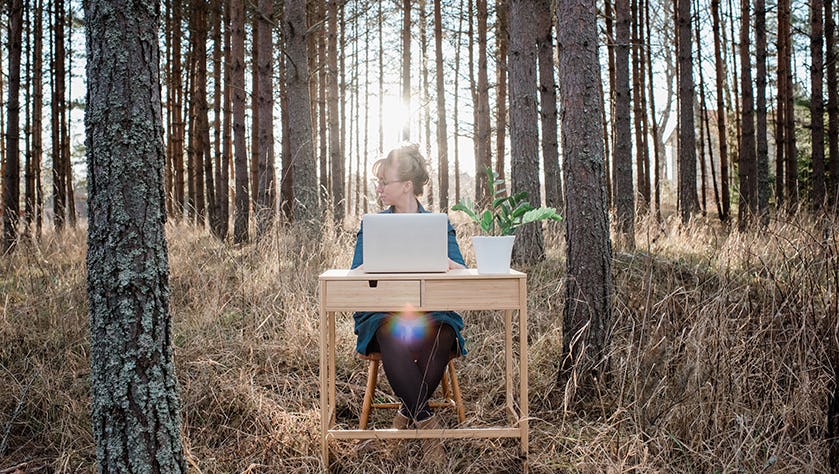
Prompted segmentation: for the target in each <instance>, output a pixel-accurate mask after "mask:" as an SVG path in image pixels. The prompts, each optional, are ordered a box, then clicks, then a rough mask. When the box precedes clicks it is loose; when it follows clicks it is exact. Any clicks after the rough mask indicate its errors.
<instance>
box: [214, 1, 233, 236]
mask: <svg viewBox="0 0 839 474" xmlns="http://www.w3.org/2000/svg"><path fill="white" fill-rule="evenodd" d="M219 3H221V6H220V8H221V11H220V12H219V14H220V15H221V16H222V19H221V21H222V22H223V24H224V26H223V27H222V37H223V38H224V39H223V40H222V41H223V43H224V44H223V52H222V61H223V64H224V65H223V74H224V77H223V79H222V80H221V81H219V84H218V85H219V87H221V88H222V95H221V98H222V105H221V114H222V116H221V120H222V125H221V140H222V143H221V163H220V164H219V168H220V169H219V172H220V174H221V179H219V181H218V194H217V196H216V197H217V201H218V203H219V228H218V234H217V235H218V237H219V238H220V239H222V240H225V239H226V238H227V234H228V229H229V227H230V157H231V155H232V151H233V143H232V140H233V137H232V129H233V126H232V125H233V124H232V121H233V104H232V97H233V94H232V90H231V83H230V80H231V77H230V76H231V68H232V62H231V54H232V51H231V48H230V37H231V34H230V2H226V1H221V2H219ZM217 119H218V118H217Z"/></svg>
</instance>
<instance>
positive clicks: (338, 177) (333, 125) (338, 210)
mask: <svg viewBox="0 0 839 474" xmlns="http://www.w3.org/2000/svg"><path fill="white" fill-rule="evenodd" d="M327 5H328V6H327V8H328V10H327V13H326V16H327V18H328V28H327V41H326V43H327V61H326V102H327V104H326V113H327V121H328V123H327V127H326V129H327V132H328V134H329V163H330V165H331V172H330V176H331V178H332V183H331V190H332V192H331V194H332V215H333V218H334V219H335V223H336V224H340V223H341V222H343V220H344V204H345V203H344V179H345V177H344V153H343V150H342V149H341V143H340V135H339V132H340V129H339V128H338V126H339V122H338V116H339V113H340V112H339V109H338V4H337V0H330V1H329V3H328V4H327Z"/></svg>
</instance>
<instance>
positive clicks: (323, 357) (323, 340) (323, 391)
mask: <svg viewBox="0 0 839 474" xmlns="http://www.w3.org/2000/svg"><path fill="white" fill-rule="evenodd" d="M325 290H326V288H325V285H324V284H323V283H321V288H320V294H321V302H320V374H319V375H320V442H321V459H322V460H323V468H324V470H325V471H328V470H329V446H328V444H327V440H326V431H327V430H328V429H329V420H328V419H327V418H328V413H329V399H328V393H329V385H328V381H327V373H328V371H329V368H328V367H327V360H328V359H327V351H328V350H329V348H330V347H331V345H330V344H329V341H328V340H327V339H328V337H327V336H328V331H327V327H326V326H327V313H326V311H324V303H325V301H324V296H323V295H324V294H325Z"/></svg>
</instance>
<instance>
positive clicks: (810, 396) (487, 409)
mask: <svg viewBox="0 0 839 474" xmlns="http://www.w3.org/2000/svg"><path fill="white" fill-rule="evenodd" d="M835 224H836V223H835V222H834V223H832V225H833V227H834V228H835ZM353 226H354V223H349V224H348V228H352V227H353ZM823 228H829V227H823V226H819V225H817V224H816V223H814V222H813V221H812V220H808V219H799V220H794V221H785V222H780V221H778V222H772V224H771V225H770V227H769V228H768V229H766V230H764V231H760V232H755V233H748V234H745V235H743V234H738V233H736V232H731V233H728V232H727V231H725V230H724V229H720V228H719V227H718V226H716V225H713V224H712V223H704V222H696V223H694V225H692V226H689V227H679V226H677V225H675V224H665V225H657V224H655V223H650V222H648V223H644V224H643V225H641V226H639V229H642V230H641V231H639V233H638V236H637V242H638V249H637V250H636V251H634V252H632V253H616V255H615V260H614V276H615V294H614V312H613V325H612V346H611V347H612V349H611V368H612V375H611V379H610V381H609V387H608V389H604V390H603V393H602V398H601V399H600V400H598V401H596V402H594V403H592V404H590V405H589V406H587V408H586V410H585V412H571V411H569V410H566V409H565V408H564V407H563V406H562V405H561V403H559V402H558V400H562V394H558V393H557V389H556V386H555V375H556V366H557V360H558V358H559V351H560V341H561V337H562V334H561V315H562V306H563V294H564V286H563V282H562V276H563V273H564V261H563V243H562V242H563V236H562V235H561V234H559V233H554V234H551V235H548V237H547V242H548V254H549V259H548V260H547V261H546V262H544V263H542V264H540V265H537V266H534V267H531V268H526V269H524V270H525V271H527V272H528V273H529V282H528V283H529V291H530V313H529V318H530V327H529V328H528V333H529V336H530V359H531V371H530V386H531V394H530V400H531V414H532V416H533V421H532V422H531V449H530V466H531V471H532V472H536V473H543V472H544V473H547V472H558V471H559V472H562V471H566V472H625V471H634V472H716V471H719V472H732V471H738V472H739V471H744V472H757V471H761V472H762V471H772V472H798V471H804V472H814V471H815V472H824V471H827V470H828V466H827V452H828V450H827V446H828V443H827V441H826V440H825V423H826V421H825V420H826V406H827V399H828V394H829V392H830V390H832V387H833V384H834V383H835V381H834V374H833V370H832V369H831V364H830V357H829V355H830V353H831V351H835V350H836V347H837V342H836V334H837V327H836V316H837V314H839V310H837V294H836V291H837V281H839V259H838V258H839V257H837V251H838V250H839V245H837V240H836V239H837V237H836V236H835V235H829V234H828V233H826V232H825V231H823V230H820V229H823ZM462 229H463V232H462V234H464V235H465V234H466V233H467V232H468V227H467V225H466V224H463V226H462ZM168 232H169V235H170V267H171V280H170V282H171V287H172V299H171V308H172V315H173V326H174V341H175V359H176V363H177V370H178V377H179V379H180V388H181V392H180V393H181V399H182V403H183V420H184V423H183V430H184V442H185V446H186V448H187V452H188V459H189V462H190V465H191V466H192V470H193V471H194V472H202V473H216V472H219V473H221V472H224V473H227V472H266V473H267V472H317V471H318V470H319V469H320V462H319V444H318V440H317V433H318V426H319V425H318V423H319V414H318V413H319V412H318V399H319V398H318V390H317V372H318V346H317V284H316V282H317V275H318V274H319V273H320V272H321V271H322V270H323V269H325V268H328V267H342V266H347V265H348V263H349V261H350V259H351V247H352V242H353V239H354V232H353V231H349V232H345V231H340V232H336V231H335V230H334V229H328V230H327V232H326V235H327V237H326V239H325V242H323V243H322V244H321V243H316V242H312V241H310V239H307V238H306V237H303V236H301V235H299V234H294V233H292V232H288V231H283V232H281V233H278V234H276V235H273V236H271V238H269V239H267V240H266V241H265V242H263V243H261V244H259V245H249V246H245V247H241V248H237V247H233V246H230V245H223V244H221V243H219V242H217V241H216V240H214V239H213V238H212V237H209V236H207V235H206V234H205V233H203V232H198V231H196V230H194V229H192V228H188V227H185V226H174V225H173V226H170V227H169V229H168ZM461 241H462V247H463V249H464V252H465V254H466V256H467V261H472V256H471V245H470V244H469V242H468V239H465V238H461ZM84 242H85V235H84V231H83V230H78V231H72V232H67V233H65V234H64V235H62V236H60V238H56V237H55V236H53V235H49V234H48V235H46V236H45V238H44V240H43V241H42V242H41V243H40V244H39V245H38V246H29V247H23V248H20V249H19V251H18V252H16V253H15V254H14V255H11V256H5V257H2V258H0V267H2V268H0V270H2V273H0V305H1V306H0V442H5V443H6V449H5V454H4V455H3V456H0V471H2V470H3V469H5V468H9V467H12V466H15V465H18V464H20V463H26V465H27V466H28V468H27V470H28V472H36V471H40V472H50V471H55V472H94V471H95V459H94V449H93V440H92V436H91V433H90V428H89V414H88V410H89V402H88V401H89V393H88V392H89V386H88V384H89V377H88V371H89V368H88V355H89V351H88V315H87V303H86V289H85V268H84V252H85V246H84ZM465 319H466V322H467V330H466V333H465V335H466V338H467V341H468V344H469V347H468V348H469V350H470V354H469V356H468V357H467V358H466V359H464V360H463V361H461V362H460V363H459V370H458V373H459V377H460V379H461V384H462V385H463V389H464V399H465V401H466V403H467V412H468V415H467V416H468V421H467V423H470V424H473V425H489V424H492V423H498V422H500V421H501V420H503V417H504V414H503V412H502V410H501V406H502V403H501V401H502V400H503V396H504V388H503V382H502V380H501V377H500V375H501V373H503V368H502V364H503V360H501V359H500V357H499V353H500V352H501V348H502V347H503V346H502V333H501V331H500V330H499V328H500V326H499V320H498V319H499V318H498V316H497V315H494V314H492V313H469V314H467V315H466V318H465ZM338 333H339V341H338V342H339V346H340V347H339V349H338V377H339V393H340V394H339V396H338V405H339V421H340V422H342V423H346V424H348V425H351V424H354V423H355V422H356V416H357V414H358V410H359V405H360V400H361V395H362V392H363V386H364V379H365V376H366V374H365V371H364V368H363V365H362V362H361V361H358V360H356V359H355V358H354V357H353V355H352V348H353V347H354V336H353V335H352V325H351V318H349V317H343V318H340V320H339V326H338ZM388 416H389V414H380V415H376V416H375V417H374V419H373V423H374V424H375V423H378V424H379V426H381V425H382V424H385V423H388ZM449 418H451V417H449ZM445 445H446V448H447V450H448V453H449V454H450V460H449V462H450V466H449V468H450V469H452V470H457V471H458V472H466V473H478V472H479V473H486V472H515V471H517V470H518V469H519V466H520V463H519V459H518V457H517V450H516V443H515V441H512V440H503V441H492V440H473V441H456V440H451V441H447V442H446V444H445ZM0 447H2V446H0ZM332 448H333V456H334V458H337V460H336V463H337V464H336V466H334V467H335V470H336V471H337V472H373V473H378V472H381V473H385V472H406V471H407V472H420V471H421V467H420V466H419V465H418V463H417V461H416V459H417V458H418V456H408V457H407V458H399V459H396V458H395V457H394V456H393V455H391V454H390V453H389V452H388V450H387V447H386V445H384V444H378V443H368V444H360V443H354V442H341V443H335V444H334V445H333V446H332ZM411 449H412V451H413V452H417V449H418V448H417V447H416V446H414V447H412V448H411ZM0 454H2V453H0Z"/></svg>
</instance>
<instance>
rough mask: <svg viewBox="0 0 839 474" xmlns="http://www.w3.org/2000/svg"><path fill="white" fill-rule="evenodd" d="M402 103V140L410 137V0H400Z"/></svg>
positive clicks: (407, 139)
mask: <svg viewBox="0 0 839 474" xmlns="http://www.w3.org/2000/svg"><path fill="white" fill-rule="evenodd" d="M402 105H403V107H405V110H407V111H408V114H407V115H408V116H407V117H404V118H403V120H404V121H403V123H402V140H403V141H409V140H410V139H411V120H410V117H411V110H410V108H411V0H403V1H402Z"/></svg>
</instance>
